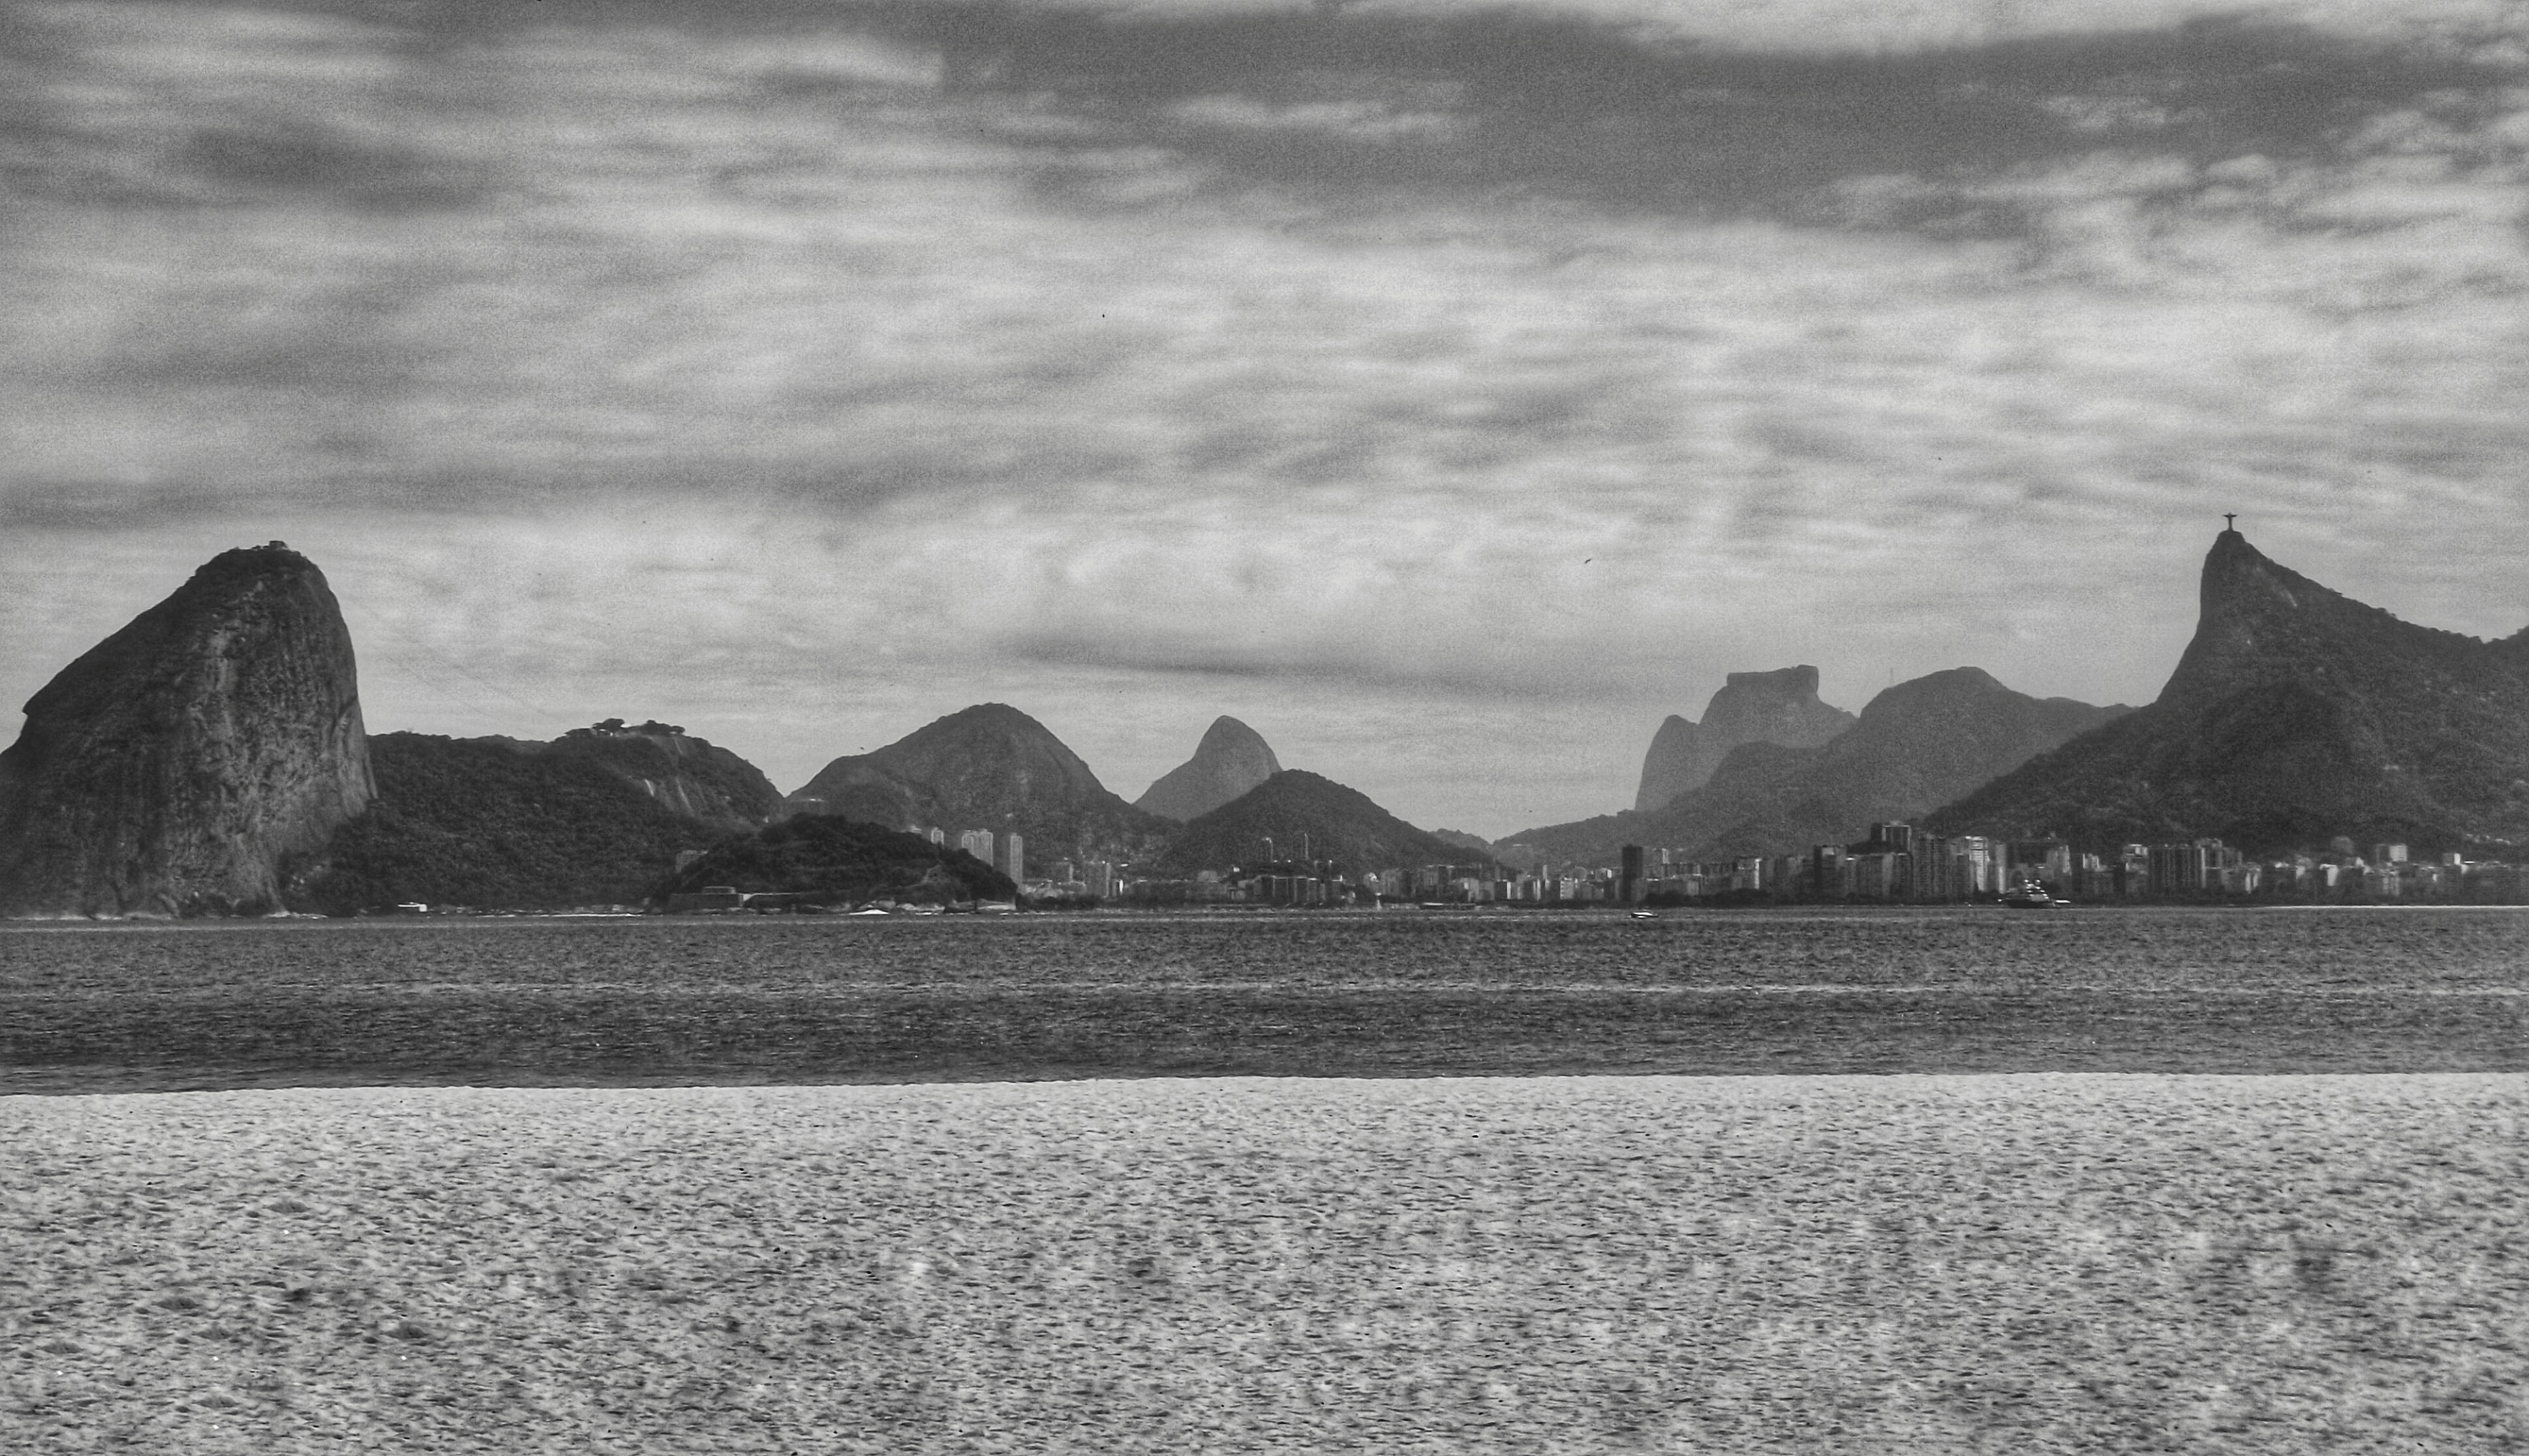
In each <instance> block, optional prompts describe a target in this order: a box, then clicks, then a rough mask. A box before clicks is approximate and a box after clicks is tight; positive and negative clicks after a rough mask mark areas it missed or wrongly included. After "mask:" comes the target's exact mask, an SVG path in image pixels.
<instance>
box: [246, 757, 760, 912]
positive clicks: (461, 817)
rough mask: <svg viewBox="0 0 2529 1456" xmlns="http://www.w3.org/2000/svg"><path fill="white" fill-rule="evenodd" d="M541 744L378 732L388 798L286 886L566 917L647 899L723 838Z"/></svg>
mask: <svg viewBox="0 0 2529 1456" xmlns="http://www.w3.org/2000/svg"><path fill="white" fill-rule="evenodd" d="M544 746H545V745H542V744H520V743H512V742H511V741H509V740H506V739H497V738H493V739H487V738H445V737H440V736H437V735H435V734H431V733H380V734H377V735H376V736H374V737H372V738H370V739H369V767H370V770H371V772H372V773H374V774H375V775H376V777H377V785H378V795H377V799H376V800H375V802H373V803H372V804H371V805H370V806H369V808H368V810H367V811H366V812H365V813H363V814H362V815H361V816H360V817H359V818H357V819H355V820H353V821H351V822H350V824H348V825H345V826H344V827H343V828H342V829H341V830H340V831H338V832H337V833H336V835H335V836H334V839H333V842H332V843H331V844H330V845H329V846H328V848H327V850H326V852H325V854H324V855H323V856H322V857H321V859H319V860H317V861H315V862H313V863H311V864H308V865H306V866H302V867H300V869H299V872H298V873H297V874H296V876H294V878H293V883H292V885H291V886H290V889H289V891H288V898H289V901H290V903H291V905H292V906H293V907H294V908H296V909H305V910H321V911H325V912H327V913H331V914H348V913H350V912H352V911H355V910H358V909H362V908H365V907H370V906H377V905H393V904H398V903H402V902H407V901H420V902H423V903H426V904H434V905H435V904H457V905H470V906H473V907H475V908H478V909H510V910H554V909H566V908H569V907H571V906H574V905H589V904H612V903H632V902H637V901H639V900H640V899H641V898H642V897H643V896H644V895H646V894H647V893H648V892H649V891H650V890H653V889H654V888H655V887H656V886H657V885H658V883H659V881H660V880H662V879H663V878H665V877H666V876H667V875H668V873H669V872H670V871H672V870H673V868H674V867H675V860H676V854H677V852H678V851H680V850H684V849H701V848H706V847H708V846H709V845H710V844H711V842H712V841H713V840H714V838H716V837H717V836H718V834H719V832H718V831H715V830H713V829H712V828H710V827H708V826H706V825H703V824H699V823H696V822H695V821H693V820H690V819H686V818H684V817H682V816H680V815H677V814H675V813H673V812H672V811H670V810H669V809H668V808H666V807H665V806H663V805H661V804H660V803H658V802H657V801H655V800H653V799H652V798H651V797H650V796H649V795H648V794H647V793H645V792H643V791H642V789H641V788H640V787H639V786H638V785H637V784H634V783H628V782H625V781H624V780H623V779H622V778H621V777H620V776H619V775H618V774H616V773H613V772H610V771H609V770H608V769H607V768H606V767H605V766H604V765H602V764H600V763H597V762H594V761H591V760H590V759H587V758H584V757H580V756H578V755H573V754H558V753H549V752H542V751H539V750H541V749H543V748H544Z"/></svg>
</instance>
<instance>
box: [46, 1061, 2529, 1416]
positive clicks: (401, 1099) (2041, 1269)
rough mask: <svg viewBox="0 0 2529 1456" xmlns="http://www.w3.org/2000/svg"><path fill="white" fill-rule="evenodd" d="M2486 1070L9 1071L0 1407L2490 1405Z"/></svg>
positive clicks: (2498, 1096) (1483, 1412) (1995, 1410)
mask: <svg viewBox="0 0 2529 1456" xmlns="http://www.w3.org/2000/svg"><path fill="white" fill-rule="evenodd" d="M2524 1106H2529V1077H2523V1076H2518V1075H2507V1074H2453V1075H2435V1076H2369V1077H2235V1078H2226V1077H2190V1076H2160V1075H2060V1076H1925V1077H1897V1078H1838V1077H1774V1078H1706V1079H1683V1078H1661V1077H1642V1078H1599V1077H1575V1078H1547V1079H1527V1080H1518V1079H1437V1080H1416V1081H1338V1080H1239V1079H1223V1080H1201V1081H1196V1080H1188V1081H1128V1082H1085V1083H1052V1084H1033V1085H1024V1086H1020V1085H1008V1084H980V1085H959V1086H890V1087H815V1088H778V1087H777V1088H767V1087H752V1088H686V1089H640V1090H609V1091H580V1090H566V1091H561V1090H516V1089H508V1090H473V1089H421V1090H413V1089H357V1090H297V1091H270V1092H239V1093H186V1094H173V1095H165V1096H130V1097H87V1098H45V1099H39V1098H8V1099H0V1248H5V1251H6V1259H5V1261H4V1262H0V1263H4V1264H5V1267H0V1380H5V1390H0V1447H5V1448H6V1449H8V1450H10V1451H38V1450H40V1451H48V1452H49V1451H65V1452H67V1451H84V1450H139V1451H166V1452H188V1453H192V1452H200V1453H214V1452H231V1451H236V1452H248V1451H251V1452H276V1451H277V1452H296V1451H311V1452H312V1451H328V1452H330V1451H342V1450H352V1449H379V1450H410V1451H429V1452H434V1453H439V1452H463V1451H486V1452H493V1451H497V1452H522V1451H544V1450H556V1451H562V1450H567V1451H624V1452H645V1453H646V1452H660V1451H767V1452H792V1451H798V1452H807V1451H816V1452H861V1451H867V1452H916V1451H920V1452H928V1451H942V1452H948V1451H959V1452H963V1451H977V1452H982V1451H1013V1452H1016V1451H1029V1452H1036V1451H1073V1450H1078V1451H1100V1452H1132V1451H1151V1452H1209V1451H1262V1450H1287V1451H1378V1452H1426V1451H1427V1452H1434V1453H1437V1452H1492V1451H1504V1452H1508V1451H1520V1452H1565V1451H1570V1452H1585V1451H1588V1452H1594V1451H1711V1452H1763V1451H1803V1452H1920V1451H1934V1452H1939V1451H1995V1452H2006V1451H2007V1452H2041V1451H2162V1450H2183V1451H2222V1452H2247V1451H2272V1452H2291V1453H2303V1452H2315V1451H2330V1452H2352V1451H2375V1450H2376V1451H2393V1450H2394V1451H2414V1450H2429V1451H2433V1452H2437V1453H2448V1452H2470V1451H2487V1452H2492V1451H2510V1450H2519V1449H2523V1448H2524V1447H2529V1401H2525V1400H2524V1395H2523V1392H2524V1390H2529V1277H2525V1276H2524V1275H2525V1274H2529V1236H2525V1235H2529V1215H2524V1213H2523V1210H2522V1201H2521V1199H2520V1197H2519V1190H2520V1188H2521V1187H2522V1184H2523V1177H2522V1174H2523V1172H2524V1163H2529V1154H2524V1151H2523V1150H2524V1148H2529V1142H2524V1140H2523V1137H2522V1128H2521V1125H2520V1124H2521V1121H2522V1114H2523V1109H2524Z"/></svg>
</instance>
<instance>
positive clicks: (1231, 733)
mask: <svg viewBox="0 0 2529 1456" xmlns="http://www.w3.org/2000/svg"><path fill="white" fill-rule="evenodd" d="M1280 772H1282V765H1281V761H1280V760H1278V759H1276V758H1274V757H1273V749H1272V745H1270V744H1268V743H1266V742H1265V741H1264V735H1263V734H1261V733H1259V732H1257V731H1256V730H1255V729H1254V728H1249V727H1248V726H1247V725H1245V724H1243V723H1240V722H1239V721H1238V720H1237V719H1235V718H1215V719H1213V720H1212V721H1211V728H1206V729H1205V730H1204V734H1203V741H1202V742H1200V743H1197V744H1196V745H1195V749H1194V757H1192V758H1190V759H1187V760H1186V761H1185V762H1184V763H1181V764H1179V765H1177V766H1176V767H1175V768H1173V769H1170V770H1168V771H1167V772H1166V773H1165V774H1162V775H1160V776H1159V779H1158V782H1155V783H1153V784H1152V785H1151V786H1150V787H1149V788H1147V789H1145V790H1143V792H1142V796H1141V797H1140V798H1138V799H1135V800H1134V801H1133V807H1134V808H1136V809H1139V810H1141V811H1142V812H1143V813H1145V814H1157V815H1158V816H1159V817H1160V818H1162V819H1173V820H1175V821H1176V822H1177V823H1179V824H1183V823H1185V822H1187V821H1188V820H1191V819H1195V818H1198V817H1200V816H1202V815H1205V814H1209V813H1211V811H1212V810H1214V809H1217V808H1219V807H1220V806H1221V805H1223V804H1226V803H1228V802H1229V801H1230V800H1231V799H1234V798H1236V797H1238V796H1239V795H1240V794H1242V793H1245V792H1247V790H1249V789H1251V788H1254V787H1255V786H1256V785H1257V784H1259V783H1262V782H1264V781H1265V780H1267V779H1270V778H1272V777H1273V776H1274V775H1276V774H1278V773H1280Z"/></svg>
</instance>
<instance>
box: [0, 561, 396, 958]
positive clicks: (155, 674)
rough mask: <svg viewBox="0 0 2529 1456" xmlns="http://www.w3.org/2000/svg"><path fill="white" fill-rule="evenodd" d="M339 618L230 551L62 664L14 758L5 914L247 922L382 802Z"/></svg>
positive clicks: (284, 566) (5, 832)
mask: <svg viewBox="0 0 2529 1456" xmlns="http://www.w3.org/2000/svg"><path fill="white" fill-rule="evenodd" d="M357 679H358V674H357V672H356V669H355V666H354V663H353V660H352V654H351V637H350V629H349V628H348V627H346V626H345V625H344V622H343V615H342V609H341V607H340V606H339V605H338V604H337V603H336V602H335V600H334V594H333V591H332V589H331V588H330V587H328V586H327V584H326V581H325V574H324V573H323V572H322V571H320V570H318V569H317V568H316V566H315V564H314V563H312V562H310V561H308V560H307V558H305V557H303V556H301V555H299V554H298V553H297V552H295V551H292V550H291V549H290V548H289V547H287V546H285V545H283V544H282V543H281V542H278V541H275V542H272V543H271V544H269V545H266V546H254V547H245V548H241V549H239V550H235V551H226V552H222V553H221V554H220V555H218V556H216V557H213V558H212V559H211V560H210V561H209V562H207V563H205V564H204V565H203V566H201V567H200V569H198V570H196V571H195V572H194V573H193V575H192V578H191V579H190V580H188V581H187V582H186V583H185V584H184V585H183V586H181V587H179V588H178V589H177V590H176V591H175V593H174V594H172V595H170V596H169V597H168V598H167V599H166V600H164V601H162V602H160V603H158V604H157V605H156V606H154V607H151V608H150V609H149V610H148V611H146V612H143V613H141V614H140V615H139V616H138V617H136V618H135V619H133V620H132V621H131V622H130V623H129V624H128V625H126V626H125V627H124V628H123V629H122V630H120V631H118V632H116V633H114V634H113V635H112V636H109V637H107V638H106V639H105V640H104V641H102V642H100V643H98V644H97V645H96V646H94V647H92V648H90V649H89V650H88V651H87V652H86V653H84V654H82V655H81V657H80V658H79V660H78V661H76V662H74V663H72V664H71V665H70V666H69V667H67V668H64V669H63V670H62V671H61V673H60V674H57V675H56V676H55V677H54V678H53V679H52V681H50V682H48V683H46V684H45V685H44V687H43V689H42V690H41V691H39V692H37V693H36V694H35V695H34V697H33V698H31V699H29V700H28V701H27V707H26V713H27V725H26V728H25V729H24V731H22V732H21V734H20V735H19V738H18V741H17V743H16V744H14V745H13V746H11V747H10V748H9V749H8V751H7V752H5V753H0V913H11V914H37V915H43V914H84V915H120V914H128V913H133V912H151V913H164V914H188V913H200V912H214V913H219V912H228V911H247V910H258V909H264V908H270V907H275V906H277V905H278V904H279V903H280V901H281V890H282V888H283V887H282V881H283V879H284V877H285V874H286V864H285V862H287V861H290V860H292V859H294V858H296V857H297V856H300V855H304V854H309V853H313V852H315V851H316V850H319V849H321V848H322V847H323V845H324V844H325V842H326V840H327V839H328V838H329V837H330V836H331V835H332V834H333V831H334V830H335V829H336V828H337V827H338V826H340V825H342V824H343V823H345V822H346V821H348V820H350V818H352V817H353V816H354V815H356V814H358V813H359V812H360V810H361V809H362V808H364V807H366V805H367V804H368V802H369V799H370V797H371V795H372V793H373V792H374V787H373V782H372V780H371V777H370V773H369V759H368V735H367V732H366V730H365V728H363V726H362V724H361V720H360V699H359V686H358V680H357Z"/></svg>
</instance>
